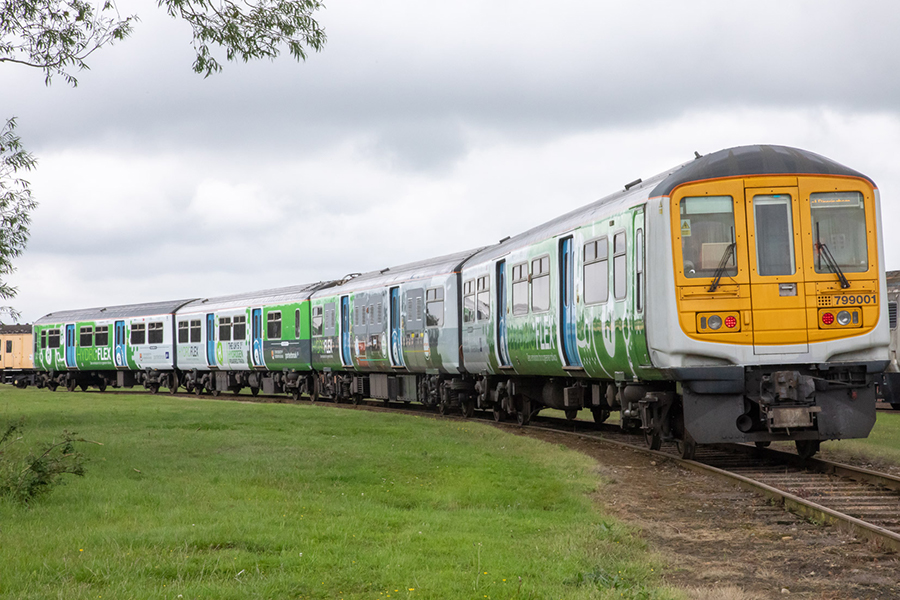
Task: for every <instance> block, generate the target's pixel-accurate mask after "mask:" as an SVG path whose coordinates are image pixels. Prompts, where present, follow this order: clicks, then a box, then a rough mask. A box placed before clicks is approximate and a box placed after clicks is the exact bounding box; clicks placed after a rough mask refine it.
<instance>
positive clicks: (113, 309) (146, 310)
mask: <svg viewBox="0 0 900 600" xmlns="http://www.w3.org/2000/svg"><path fill="white" fill-rule="evenodd" d="M191 300H192V299H187V300H166V301H164V302H146V303H144V304H122V305H118V306H98V307H96V308H81V309H76V310H60V311H57V312H52V313H49V314H46V315H44V316H43V317H41V318H40V319H38V320H37V321H35V322H34V324H35V325H55V324H57V323H74V322H76V321H109V320H114V319H127V318H131V317H150V316H154V315H166V314H172V313H174V312H175V311H176V310H178V308H180V307H181V306H184V305H185V304H187V303H188V302H190V301H191Z"/></svg>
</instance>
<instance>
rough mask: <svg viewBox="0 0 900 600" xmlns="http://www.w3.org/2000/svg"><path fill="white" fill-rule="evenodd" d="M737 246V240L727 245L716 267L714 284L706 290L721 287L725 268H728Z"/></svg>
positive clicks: (710, 290) (709, 290)
mask: <svg viewBox="0 0 900 600" xmlns="http://www.w3.org/2000/svg"><path fill="white" fill-rule="evenodd" d="M736 246H737V244H736V243H735V242H731V243H730V244H728V246H726V247H725V252H723V253H722V259H721V260H720V261H719V266H718V267H716V272H715V273H713V282H712V285H711V286H709V289H708V290H706V291H708V292H714V291H716V290H717V289H718V288H719V281H721V279H722V275H724V274H725V269H727V268H728V259H730V258H731V257H732V256H733V255H734V249H735V247H736Z"/></svg>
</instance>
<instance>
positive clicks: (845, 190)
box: [648, 146, 889, 455]
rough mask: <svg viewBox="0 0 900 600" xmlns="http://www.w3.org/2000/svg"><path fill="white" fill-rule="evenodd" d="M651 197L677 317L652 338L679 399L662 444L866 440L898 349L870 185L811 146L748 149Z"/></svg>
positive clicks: (680, 177) (668, 302) (654, 326)
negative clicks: (668, 440) (891, 347)
mask: <svg viewBox="0 0 900 600" xmlns="http://www.w3.org/2000/svg"><path fill="white" fill-rule="evenodd" d="M655 192H657V193H656V194H654V196H652V197H651V201H653V199H657V198H658V200H659V210H658V213H659V219H660V224H661V225H663V226H664V227H665V228H666V230H667V231H666V232H665V236H664V237H665V239H666V242H665V243H664V245H665V246H666V248H665V249H666V252H667V253H668V254H669V256H670V260H671V263H670V264H671V268H672V271H671V274H670V275H668V277H667V279H668V281H667V282H665V285H661V286H660V288H659V289H660V291H661V293H660V294H659V297H658V298H659V299H658V300H657V301H656V302H657V304H656V307H657V308H658V309H663V310H668V311H669V312H668V314H669V315H670V316H671V317H674V319H671V317H670V321H669V323H668V326H667V327H666V328H665V329H666V330H665V332H664V334H658V330H659V329H661V327H659V322H656V323H654V322H652V321H651V323H650V325H651V331H650V333H649V335H648V339H649V340H650V346H651V355H652V356H653V359H654V364H655V365H658V366H659V367H660V368H661V370H662V372H663V373H664V376H665V377H666V378H668V379H670V380H674V381H675V382H676V389H675V391H674V400H673V402H675V403H676V404H677V410H671V409H670V410H669V412H670V413H671V414H672V415H674V416H673V417H672V419H673V421H672V422H671V423H668V422H666V421H665V420H664V419H656V420H653V423H656V422H662V423H664V424H663V425H661V426H660V429H661V430H662V431H661V433H660V435H661V436H662V437H663V438H665V437H666V435H667V434H669V435H671V436H672V437H674V438H675V439H676V440H680V441H681V442H683V443H685V444H687V445H690V444H691V443H694V442H696V443H717V442H756V443H757V444H760V445H765V444H768V443H769V442H771V441H776V440H789V441H795V442H797V447H798V450H799V451H800V453H801V454H805V455H811V454H813V453H815V452H816V451H817V450H818V448H819V443H820V442H821V441H822V440H828V439H841V438H858V437H865V436H867V435H868V434H869V431H870V430H871V428H872V426H873V425H874V422H875V393H876V389H875V388H876V383H877V382H878V380H879V379H880V377H881V372H882V371H883V370H884V368H885V366H886V364H887V354H888V352H887V350H888V343H889V327H888V324H887V320H888V319H887V309H886V306H887V299H886V297H885V293H886V286H885V278H884V267H883V251H882V249H881V248H882V244H881V240H880V236H881V229H880V218H881V215H880V199H879V194H878V189H877V188H876V187H875V185H874V183H873V182H872V181H871V180H870V179H869V178H867V177H865V176H864V175H862V174H860V173H858V172H856V171H853V170H851V169H848V168H846V167H843V166H842V165H839V164H838V163H835V162H833V161H830V160H829V159H825V158H823V157H821V156H818V155H815V154H812V153H809V152H806V151H803V150H796V149H792V148H784V147H779V146H747V147H741V148H736V149H730V150H727V151H722V152H719V153H716V154H714V155H709V156H707V157H703V158H700V159H698V160H697V161H694V163H688V164H687V165H685V166H684V167H683V168H682V169H681V170H679V171H677V172H675V173H673V174H672V175H671V176H670V177H669V178H667V179H666V180H665V181H663V183H661V184H660V185H659V186H658V188H657V190H655ZM660 237H663V236H660ZM651 284H652V282H651ZM651 284H648V294H649V293H651V291H650V287H649V286H650V285H651ZM649 302H650V301H649V299H648V303H649ZM648 307H649V304H648ZM663 412H664V411H663ZM664 414H669V413H665V412H664ZM666 427H669V431H666ZM651 429H652V427H651Z"/></svg>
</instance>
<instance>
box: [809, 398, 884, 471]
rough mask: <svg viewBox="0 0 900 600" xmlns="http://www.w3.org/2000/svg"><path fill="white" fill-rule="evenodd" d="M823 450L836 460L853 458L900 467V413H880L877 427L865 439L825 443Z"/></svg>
mask: <svg viewBox="0 0 900 600" xmlns="http://www.w3.org/2000/svg"><path fill="white" fill-rule="evenodd" d="M822 449H823V451H824V452H825V453H826V455H827V456H828V457H830V458H834V459H835V460H841V459H847V458H851V459H856V460H870V461H874V462H876V463H879V464H892V465H900V411H878V414H877V417H876V421H875V427H873V428H872V433H870V434H869V437H867V438H865V439H860V440H835V441H830V442H825V443H823V444H822Z"/></svg>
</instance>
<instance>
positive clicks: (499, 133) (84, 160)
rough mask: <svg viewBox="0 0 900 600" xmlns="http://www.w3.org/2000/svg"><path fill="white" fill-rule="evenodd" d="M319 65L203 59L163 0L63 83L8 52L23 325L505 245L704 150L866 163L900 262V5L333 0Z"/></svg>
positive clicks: (3, 102) (3, 75) (140, 9)
mask: <svg viewBox="0 0 900 600" xmlns="http://www.w3.org/2000/svg"><path fill="white" fill-rule="evenodd" d="M326 4H327V8H326V9H325V10H323V11H322V12H321V13H319V14H318V19H319V21H320V23H321V24H322V25H323V26H324V27H325V29H326V32H327V35H328V43H327V44H326V46H325V48H324V50H323V51H322V52H320V53H316V54H313V55H311V56H310V58H309V60H308V61H307V62H305V63H297V62H294V61H292V60H291V59H290V58H288V57H284V58H281V59H278V60H277V61H274V62H269V61H262V62H254V63H248V64H225V68H224V71H223V72H222V73H220V74H218V75H214V76H211V77H209V78H207V79H204V78H203V77H201V76H198V75H195V74H194V73H193V72H192V71H191V68H190V67H191V63H192V61H193V53H192V48H191V44H190V29H189V27H188V26H187V25H186V24H184V23H182V22H179V21H175V20H173V19H170V18H168V17H167V16H166V15H165V14H164V13H163V12H162V11H160V10H159V9H157V8H156V2H135V3H130V2H128V1H127V0H125V1H123V2H121V3H120V5H119V6H120V10H122V12H123V13H126V14H128V13H137V14H139V15H140V17H141V22H140V23H138V24H137V26H136V31H135V34H134V35H133V37H132V38H130V39H128V40H126V41H124V42H121V43H119V44H117V45H116V46H113V47H110V48H106V49H104V50H101V51H99V52H98V53H96V54H95V55H94V56H93V57H91V60H90V65H91V70H90V71H85V72H82V73H81V74H80V75H79V85H78V87H77V88H71V87H69V86H67V85H66V84H65V82H64V81H63V80H62V79H61V78H59V79H56V80H55V81H54V83H53V85H52V86H50V87H46V86H45V85H44V83H43V76H42V73H41V72H39V71H36V70H30V69H27V68H24V67H19V66H12V65H7V64H4V65H0V118H4V119H5V118H8V117H10V116H17V117H18V123H19V127H18V133H19V135H20V136H21V138H22V141H23V143H24V144H25V146H26V147H27V148H28V149H29V150H30V151H31V152H32V153H33V154H35V156H36V157H37V158H38V160H39V166H38V169H37V170H36V171H34V172H33V173H31V174H29V176H28V179H29V180H30V181H31V184H32V188H33V191H34V194H35V196H36V198H37V199H38V201H39V202H40V207H39V208H38V209H37V211H36V212H35V213H34V216H33V226H32V235H31V241H30V243H29V245H28V249H27V251H26V253H25V255H24V256H23V257H21V258H20V259H19V260H18V262H17V266H18V272H17V273H16V274H15V275H14V276H12V277H11V278H10V281H11V282H12V283H13V284H14V285H16V286H18V288H19V294H18V297H17V298H16V299H15V300H14V305H15V307H16V308H18V309H19V310H20V311H21V313H22V320H23V321H28V322H30V321H33V320H34V319H36V318H38V317H40V316H41V315H43V314H46V313H47V312H50V311H54V310H60V309H72V308H82V307H90V306H98V305H107V304H120V303H131V302H143V301H150V300H166V299H174V298H190V297H207V296H214V295H221V294H229V293H236V292H241V291H250V290H255V289H264V288H270V287H278V286H282V285H292V284H298V283H306V282H311V281H318V280H321V279H331V278H339V277H341V276H343V275H345V274H346V273H350V272H356V271H367V270H371V269H376V268H383V267H386V266H389V265H394V264H400V263H404V262H409V261H413V260H418V259H421V258H426V257H429V256H437V255H440V254H446V253H450V252H454V251H457V250H463V249H466V248H470V247H475V246H481V245H486V244H490V243H493V242H496V241H497V240H499V239H500V238H502V237H505V236H507V235H511V234H515V233H517V232H520V231H523V230H525V229H527V228H529V227H532V226H534V225H537V224H539V223H541V222H543V221H546V220H549V219H551V218H552V217H555V216H557V215H559V214H562V213H564V212H567V211H569V210H571V209H573V208H576V207H578V206H581V205H584V204H586V203H588V202H591V201H593V200H595V199H597V198H599V197H601V196H605V195H607V194H609V193H611V192H614V191H616V190H618V189H620V188H621V187H622V186H623V185H624V184H625V183H627V182H630V181H632V180H634V179H637V178H638V177H643V178H646V177H649V176H651V175H654V174H656V173H659V172H661V171H663V170H665V169H668V168H670V167H673V166H675V165H678V164H680V163H682V162H684V161H687V160H689V159H690V158H691V157H692V156H693V153H694V151H698V152H700V153H701V154H706V153H709V152H714V151H716V150H720V149H723V148H729V147H733V146H739V145H744V144H754V143H766V144H782V145H787V146H794V147H799V148H803V149H807V150H811V151H813V152H817V153H819V154H823V155H825V156H827V157H829V158H832V159H834V160H836V161H838V162H840V163H843V164H845V165H847V166H849V167H852V168H854V169H856V170H858V171H861V172H863V173H865V174H867V175H869V176H870V177H872V178H873V179H874V180H875V182H876V184H877V185H878V186H879V188H880V190H881V194H882V209H883V215H884V221H885V228H886V230H887V231H888V234H887V235H886V236H885V237H886V239H885V240H884V245H885V252H886V255H887V268H888V269H900V236H898V235H896V234H895V233H892V232H895V231H896V230H897V224H898V223H900V36H898V35H897V31H900V3H897V2H890V1H874V0H873V1H865V0H863V1H860V0H854V1H828V0H815V1H792V2H785V1H784V0H779V1H773V2H765V1H759V0H753V1H752V2H741V1H734V0H732V1H729V2H721V1H720V0H716V1H709V2H690V1H689V2H679V3H674V2H622V1H620V2H601V1H597V0H590V1H588V0H578V1H575V0H557V1H556V2H554V3H552V4H549V3H547V2H535V1H532V0H517V1H515V2H512V1H508V0H496V1H485V0H456V1H454V2H440V3H436V2H413V1H412V0H383V1H378V2H373V1H372V0H330V1H328V0H326Z"/></svg>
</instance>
